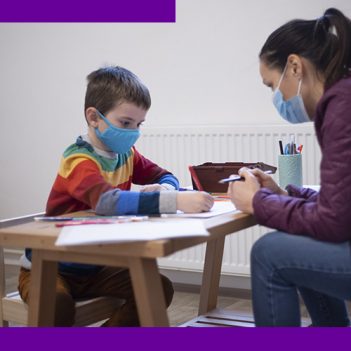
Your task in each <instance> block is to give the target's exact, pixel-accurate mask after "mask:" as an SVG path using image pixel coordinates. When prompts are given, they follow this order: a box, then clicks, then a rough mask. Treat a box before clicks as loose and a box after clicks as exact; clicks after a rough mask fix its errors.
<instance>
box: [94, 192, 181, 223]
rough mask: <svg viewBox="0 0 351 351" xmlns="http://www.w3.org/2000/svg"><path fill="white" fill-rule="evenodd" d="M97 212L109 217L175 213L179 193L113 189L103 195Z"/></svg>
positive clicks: (96, 209)
mask: <svg viewBox="0 0 351 351" xmlns="http://www.w3.org/2000/svg"><path fill="white" fill-rule="evenodd" d="M95 212H96V213H97V214H98V215H107V216H112V215H129V214H159V213H175V212H177V192H175V191H165V192H150V193H140V192H135V191H123V190H119V189H113V190H109V191H107V192H105V193H103V194H101V196H100V198H99V201H98V203H97V205H96V207H95Z"/></svg>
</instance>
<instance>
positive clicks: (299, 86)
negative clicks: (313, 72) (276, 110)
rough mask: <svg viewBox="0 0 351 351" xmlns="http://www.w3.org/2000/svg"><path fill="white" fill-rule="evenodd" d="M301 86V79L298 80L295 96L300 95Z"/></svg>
mask: <svg viewBox="0 0 351 351" xmlns="http://www.w3.org/2000/svg"><path fill="white" fill-rule="evenodd" d="M301 84H302V79H300V80H299V85H298V87H297V95H300V93H301Z"/></svg>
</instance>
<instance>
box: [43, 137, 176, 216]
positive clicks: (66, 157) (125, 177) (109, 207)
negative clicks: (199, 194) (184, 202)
mask: <svg viewBox="0 0 351 351" xmlns="http://www.w3.org/2000/svg"><path fill="white" fill-rule="evenodd" d="M83 138H84V139H83ZM83 138H82V137H79V138H78V139H77V142H76V143H75V144H73V145H71V146H69V147H68V148H67V149H66V151H65V152H64V154H63V157H62V159H61V164H60V168H59V172H58V175H57V177H56V180H55V182H54V185H53V187H52V190H51V193H50V195H49V199H48V202H47V207H46V215H48V216H56V215H61V214H64V213H69V212H74V211H81V210H86V209H94V210H95V211H96V212H97V213H98V214H102V215H123V214H138V213H140V214H152V213H162V212H164V213H172V212H176V199H175V197H176V194H175V193H174V192H167V191H165V192H161V193H160V192H152V193H139V192H132V191H129V190H130V188H131V184H132V183H134V184H140V185H144V184H152V183H159V184H167V185H168V186H169V187H171V188H173V189H174V190H175V189H178V187H179V184H178V180H177V179H176V178H175V177H174V176H173V175H172V174H171V173H169V172H168V171H166V170H165V169H163V168H161V167H159V166H157V165H156V164H155V163H153V162H152V161H150V160H148V159H147V158H145V157H144V156H142V155H141V154H140V153H139V152H138V151H137V150H136V149H135V148H134V147H133V148H131V149H130V150H129V151H128V152H127V153H125V154H118V155H116V154H113V153H107V152H106V151H102V150H98V149H96V148H93V147H92V146H91V144H89V143H88V141H87V140H88V139H87V136H84V137H83Z"/></svg>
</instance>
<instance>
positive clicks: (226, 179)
mask: <svg viewBox="0 0 351 351" xmlns="http://www.w3.org/2000/svg"><path fill="white" fill-rule="evenodd" d="M264 173H266V174H272V171H271V170H268V171H265V172H264ZM238 180H245V178H244V177H241V176H239V175H236V176H233V177H230V178H225V179H221V180H220V181H218V183H220V184H226V183H231V182H236V181H238Z"/></svg>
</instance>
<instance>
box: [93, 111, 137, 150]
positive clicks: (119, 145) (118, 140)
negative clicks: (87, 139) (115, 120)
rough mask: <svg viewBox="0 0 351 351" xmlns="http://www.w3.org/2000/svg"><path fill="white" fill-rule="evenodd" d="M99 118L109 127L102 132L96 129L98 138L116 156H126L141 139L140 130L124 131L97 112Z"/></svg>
mask: <svg viewBox="0 0 351 351" xmlns="http://www.w3.org/2000/svg"><path fill="white" fill-rule="evenodd" d="M96 111H97V113H98V114H99V116H100V117H101V118H102V119H103V120H104V121H105V123H106V124H107V125H108V127H107V128H106V129H105V130H104V131H103V132H100V130H99V129H98V128H95V133H96V136H97V137H98V138H99V139H100V141H101V142H102V143H103V144H104V145H106V146H107V147H108V148H109V149H110V150H111V151H113V152H115V153H116V154H124V153H126V152H128V151H129V150H130V148H131V147H132V146H133V145H134V144H135V143H136V141H137V140H138V138H139V137H140V131H139V129H124V128H118V127H116V126H114V125H113V124H112V123H111V122H110V121H109V120H108V119H107V118H106V117H105V116H104V115H103V114H102V113H101V112H99V111H98V110H96Z"/></svg>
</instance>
